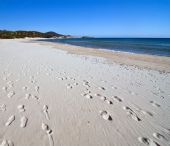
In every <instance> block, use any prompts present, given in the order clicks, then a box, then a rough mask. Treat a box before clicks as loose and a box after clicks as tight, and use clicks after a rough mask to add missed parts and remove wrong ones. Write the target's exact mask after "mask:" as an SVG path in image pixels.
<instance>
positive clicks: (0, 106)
mask: <svg viewBox="0 0 170 146" xmlns="http://www.w3.org/2000/svg"><path fill="white" fill-rule="evenodd" d="M4 111H6V105H5V104H2V105H0V112H4Z"/></svg>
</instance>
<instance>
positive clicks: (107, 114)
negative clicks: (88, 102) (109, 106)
mask: <svg viewBox="0 0 170 146" xmlns="http://www.w3.org/2000/svg"><path fill="white" fill-rule="evenodd" d="M100 116H101V117H102V118H103V119H104V120H108V121H112V117H111V115H110V114H109V113H108V112H107V111H100Z"/></svg>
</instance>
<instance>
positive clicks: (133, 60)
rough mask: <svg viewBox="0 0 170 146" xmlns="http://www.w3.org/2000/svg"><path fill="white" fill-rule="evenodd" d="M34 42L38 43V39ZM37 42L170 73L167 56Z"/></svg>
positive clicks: (78, 53) (80, 53)
mask: <svg viewBox="0 0 170 146" xmlns="http://www.w3.org/2000/svg"><path fill="white" fill-rule="evenodd" d="M34 41H36V39H35V40H34ZM36 42H37V43H39V44H43V45H50V46H53V47H54V48H56V49H58V48H59V49H61V50H64V51H67V52H68V53H71V54H77V55H90V56H97V57H102V58H105V59H107V60H108V62H115V63H119V64H125V65H130V66H136V67H139V68H146V69H153V70H157V71H160V72H170V57H166V56H156V55H147V54H136V53H129V52H117V51H115V52H113V51H110V50H105V49H95V48H89V47H81V46H75V45H70V44H62V43H56V42H55V43H53V42H45V41H44V42H42V41H41V42H40V41H36Z"/></svg>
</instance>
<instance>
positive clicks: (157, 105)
mask: <svg viewBox="0 0 170 146" xmlns="http://www.w3.org/2000/svg"><path fill="white" fill-rule="evenodd" d="M150 103H151V104H152V106H155V107H160V106H161V105H160V104H158V103H156V102H154V101H150Z"/></svg>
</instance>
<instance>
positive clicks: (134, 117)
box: [123, 106, 141, 121]
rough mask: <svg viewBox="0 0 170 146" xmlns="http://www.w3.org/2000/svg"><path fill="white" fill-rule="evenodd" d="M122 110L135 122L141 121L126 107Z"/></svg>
mask: <svg viewBox="0 0 170 146" xmlns="http://www.w3.org/2000/svg"><path fill="white" fill-rule="evenodd" d="M123 109H124V110H125V111H126V112H127V114H128V115H130V116H131V118H132V119H134V120H135V121H141V119H140V118H139V117H138V116H137V114H136V113H135V112H134V111H133V110H132V109H131V108H130V107H128V106H124V107H123Z"/></svg>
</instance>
